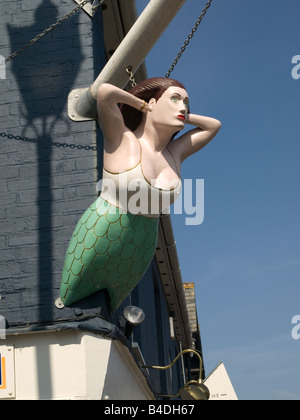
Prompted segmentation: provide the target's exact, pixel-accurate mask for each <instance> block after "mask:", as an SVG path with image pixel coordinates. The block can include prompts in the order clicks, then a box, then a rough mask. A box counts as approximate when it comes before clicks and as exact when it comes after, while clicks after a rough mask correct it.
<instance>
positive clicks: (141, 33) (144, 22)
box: [68, 0, 186, 121]
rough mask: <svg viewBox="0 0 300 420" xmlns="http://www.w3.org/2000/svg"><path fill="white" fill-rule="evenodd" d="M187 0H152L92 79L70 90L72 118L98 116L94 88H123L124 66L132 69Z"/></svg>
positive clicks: (85, 118) (125, 81) (124, 82)
mask: <svg viewBox="0 0 300 420" xmlns="http://www.w3.org/2000/svg"><path fill="white" fill-rule="evenodd" d="M185 1H186V0H151V1H150V3H149V4H148V6H147V7H146V8H145V10H144V11H143V13H142V14H141V15H140V17H139V18H138V19H137V21H136V22H135V24H134V25H133V26H132V28H131V29H130V31H129V32H128V34H127V35H126V37H125V38H124V40H123V41H122V42H121V44H120V45H119V47H118V48H117V50H116V51H115V53H114V54H113V56H112V57H111V59H110V60H109V61H108V63H107V64H106V66H105V67H104V69H103V70H102V72H101V73H100V75H99V76H98V78H97V79H96V80H95V82H94V83H93V84H92V85H91V86H90V87H89V88H85V89H75V90H73V91H72V92H70V94H69V98H68V113H69V117H70V118H71V119H72V120H73V121H86V120H93V119H96V118H97V106H96V105H97V101H96V97H97V90H98V87H99V86H100V85H101V84H102V83H111V84H113V85H115V86H118V87H120V88H124V86H126V84H127V82H128V73H127V72H126V68H127V67H132V69H133V72H134V73H135V72H136V71H137V70H138V68H139V66H140V65H141V64H142V63H143V61H144V60H145V58H146V56H147V55H148V53H149V52H150V50H151V49H152V47H153V46H154V45H155V43H156V42H157V41H158V39H159V38H160V36H161V35H162V33H163V32H164V31H165V29H166V28H167V27H168V25H169V24H170V22H171V21H172V20H173V18H174V17H175V16H176V14H177V13H178V11H179V10H180V9H181V7H182V6H183V4H184V3H185Z"/></svg>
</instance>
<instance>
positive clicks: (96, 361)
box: [0, 331, 154, 400]
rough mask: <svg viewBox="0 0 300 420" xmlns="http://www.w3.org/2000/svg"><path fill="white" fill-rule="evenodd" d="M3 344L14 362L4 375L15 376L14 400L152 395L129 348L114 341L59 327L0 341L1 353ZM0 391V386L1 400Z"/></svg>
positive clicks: (132, 397)
mask: <svg viewBox="0 0 300 420" xmlns="http://www.w3.org/2000/svg"><path fill="white" fill-rule="evenodd" d="M8 347H9V348H11V347H12V351H13V352H14V366H13V367H10V368H9V369H8V368H7V372H6V374H7V377H9V378H14V393H13V395H14V396H15V399H16V400H39V399H71V400H74V399H88V400H93V399H96V400H100V399H104V398H106V399H110V400H148V399H154V396H153V394H152V393H151V391H150V389H149V387H148V385H147V382H146V380H145V378H144V376H143V374H142V372H141V371H140V369H139V368H138V366H137V365H136V363H135V361H134V359H133V358H132V356H131V354H130V352H129V350H128V349H127V347H125V346H123V345H122V344H120V343H119V342H117V341H112V340H107V339H105V338H103V337H101V336H100V335H95V334H92V333H85V332H80V331H67V332H66V331H64V332H62V331H61V332H51V333H34V334H26V335H18V336H14V337H7V339H6V340H1V341H0V353H1V352H2V353H3V354H5V350H6V349H7V348H8ZM12 370H14V371H12ZM10 386H11V385H10ZM4 395H7V393H6V394H4V390H3V394H2V395H1V390H0V399H1V398H4Z"/></svg>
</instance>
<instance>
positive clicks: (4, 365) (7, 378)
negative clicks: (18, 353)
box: [0, 343, 15, 400]
mask: <svg viewBox="0 0 300 420" xmlns="http://www.w3.org/2000/svg"><path fill="white" fill-rule="evenodd" d="M8 398H15V363H14V348H13V346H2V345H1V343H0V400H1V399H8Z"/></svg>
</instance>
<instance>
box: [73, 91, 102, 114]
mask: <svg viewBox="0 0 300 420" xmlns="http://www.w3.org/2000/svg"><path fill="white" fill-rule="evenodd" d="M88 90H89V89H87V88H83V89H74V90H72V91H71V92H70V93H69V96H68V115H69V118H70V119H71V120H72V121H76V122H81V121H92V120H95V119H96V118H97V111H96V110H95V115H89V112H85V113H84V114H85V116H83V115H81V113H80V112H79V111H78V105H80V104H81V102H82V103H83V104H84V105H83V106H85V105H86V102H85V97H86V95H87V93H88ZM95 104H96V101H95ZM94 108H95V109H96V105H95V107H94Z"/></svg>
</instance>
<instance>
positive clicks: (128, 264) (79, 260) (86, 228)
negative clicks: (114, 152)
mask: <svg viewBox="0 0 300 420" xmlns="http://www.w3.org/2000/svg"><path fill="white" fill-rule="evenodd" d="M177 181H178V182H177ZM176 182H177V185H176ZM180 191H181V180H180V178H179V176H178V179H177V180H176V179H175V188H172V186H171V188H170V189H161V188H157V187H155V186H154V185H151V184H150V183H149V182H148V181H147V179H146V178H145V176H144V174H143V170H142V160H141V159H140V162H139V163H138V165H136V166H135V167H134V168H132V169H130V170H128V171H125V172H122V173H117V174H114V173H111V172H109V171H107V170H105V169H104V170H103V180H102V181H101V195H100V197H98V199H97V200H96V201H95V202H94V203H93V204H92V205H91V206H90V208H89V209H88V210H87V211H86V212H85V213H84V214H83V216H82V217H81V219H80V220H79V222H78V224H77V226H76V228H75V231H74V233H73V236H72V238H71V240H70V244H69V248H68V251H67V255H66V258H65V264H64V269H63V273H62V282H61V287H60V299H61V301H62V303H63V304H64V305H67V306H68V305H71V304H72V303H75V302H77V301H78V300H81V299H83V298H85V297H87V296H89V295H91V294H93V293H95V292H98V291H99V290H102V289H106V290H107V291H108V294H109V297H110V302H109V303H110V308H111V311H112V312H113V311H115V310H116V309H117V308H118V307H119V306H120V305H121V303H122V302H123V301H124V300H125V298H126V297H127V296H128V294H129V293H130V292H131V291H132V290H133V288H134V287H135V286H136V285H137V283H138V282H139V280H140V279H141V277H142V276H143V274H144V273H145V271H146V270H147V268H148V267H149V265H150V263H151V261H152V259H153V256H154V254H155V249H156V244H157V235H158V220H159V219H158V218H159V215H160V213H161V212H162V211H163V210H164V209H165V208H168V207H169V206H170V205H171V204H172V203H173V202H174V201H175V199H176V198H177V197H178V196H179V194H180Z"/></svg>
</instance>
